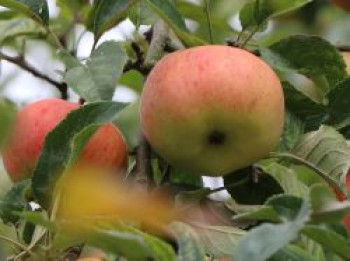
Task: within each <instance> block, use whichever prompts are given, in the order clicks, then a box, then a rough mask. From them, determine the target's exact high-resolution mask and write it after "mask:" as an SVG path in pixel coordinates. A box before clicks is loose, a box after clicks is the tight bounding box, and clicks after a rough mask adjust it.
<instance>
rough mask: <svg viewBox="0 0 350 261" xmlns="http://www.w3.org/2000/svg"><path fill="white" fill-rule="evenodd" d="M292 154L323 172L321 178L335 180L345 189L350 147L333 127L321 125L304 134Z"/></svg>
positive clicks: (349, 163) (349, 162)
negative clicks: (315, 129) (317, 128)
mask: <svg viewBox="0 0 350 261" xmlns="http://www.w3.org/2000/svg"><path fill="white" fill-rule="evenodd" d="M292 154H293V155H296V156H298V157H300V158H301V159H303V160H305V161H306V162H308V163H311V165H313V166H315V167H316V168H318V169H319V170H320V171H321V172H323V173H324V175H325V177H323V178H328V181H332V180H333V181H335V182H336V183H338V185H339V186H340V188H342V189H343V191H344V192H345V191H346V188H345V187H344V184H345V177H346V173H347V171H348V169H349V166H350V149H349V147H348V145H347V144H346V140H345V139H344V137H343V136H342V135H341V134H340V133H339V132H337V131H336V130H335V129H334V128H332V127H329V126H326V125H322V126H321V127H320V129H319V130H317V131H313V132H309V133H307V134H305V135H304V136H303V138H302V139H301V140H300V142H299V144H298V145H297V146H296V147H295V148H294V149H293V150H292Z"/></svg>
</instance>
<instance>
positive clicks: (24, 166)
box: [3, 99, 127, 182]
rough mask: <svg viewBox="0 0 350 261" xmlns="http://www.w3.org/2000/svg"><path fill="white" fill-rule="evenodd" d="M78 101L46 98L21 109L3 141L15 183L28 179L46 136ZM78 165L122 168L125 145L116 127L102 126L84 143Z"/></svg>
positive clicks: (8, 170) (125, 162)
mask: <svg viewBox="0 0 350 261" xmlns="http://www.w3.org/2000/svg"><path fill="white" fill-rule="evenodd" d="M77 108H79V104H76V103H73V102H68V101H65V100H60V99H45V100H41V101H38V102H35V103H32V104H30V105H28V106H26V107H24V108H23V110H21V111H20V112H19V113H18V114H17V115H16V119H15V123H14V127H13V131H12V133H11V135H10V137H9V139H8V140H7V142H6V145H5V149H4V153H3V160H4V166H5V168H6V170H7V172H8V174H9V176H10V178H11V179H12V181H14V182H18V181H21V180H23V179H26V178H30V177H31V175H32V173H33V170H34V168H35V165H36V163H37V161H38V158H39V156H40V154H41V150H42V148H43V145H44V141H45V136H46V135H47V134H48V133H49V132H50V131H51V130H52V129H53V128H55V126H56V125H57V124H58V123H59V122H60V121H61V120H63V119H64V118H65V117H66V115H67V114H68V113H69V112H70V111H72V110H74V109H77ZM76 164H77V166H92V167H103V168H104V169H108V170H110V171H121V170H123V169H124V168H125V167H126V164H127V147H126V144H125V142H124V138H123V136H122V134H121V133H120V132H119V130H118V129H117V128H116V127H115V126H114V125H113V124H111V123H108V124H105V125H103V126H101V127H100V128H99V129H98V130H97V131H96V132H95V133H94V134H93V136H92V137H91V138H90V140H89V141H88V142H87V144H86V146H85V148H84V149H83V151H82V153H81V155H80V157H79V159H78V160H77V163H76Z"/></svg>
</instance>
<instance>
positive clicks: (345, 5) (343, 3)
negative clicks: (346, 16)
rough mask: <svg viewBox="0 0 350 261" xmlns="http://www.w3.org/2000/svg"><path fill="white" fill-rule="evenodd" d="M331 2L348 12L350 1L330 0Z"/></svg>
mask: <svg viewBox="0 0 350 261" xmlns="http://www.w3.org/2000/svg"><path fill="white" fill-rule="evenodd" d="M331 1H332V3H333V4H334V5H336V6H338V7H340V8H342V9H343V10H346V11H348V12H350V1H349V0H331Z"/></svg>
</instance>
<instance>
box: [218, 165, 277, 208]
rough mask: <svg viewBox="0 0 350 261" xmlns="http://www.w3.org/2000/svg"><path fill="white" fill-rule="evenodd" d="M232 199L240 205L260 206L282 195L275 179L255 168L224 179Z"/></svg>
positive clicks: (246, 169)
mask: <svg viewBox="0 0 350 261" xmlns="http://www.w3.org/2000/svg"><path fill="white" fill-rule="evenodd" d="M224 184H225V188H226V189H227V191H228V192H229V193H230V195H231V197H232V198H233V199H234V200H235V201H236V202H237V203H239V204H247V205H260V204H263V203H264V202H265V201H266V199H268V198H269V197H270V196H272V195H275V194H279V193H282V192H283V191H282V189H281V187H280V186H279V184H278V183H277V182H276V180H275V179H274V178H272V177H271V176H270V175H267V174H266V173H263V172H261V171H259V169H257V168H255V167H248V168H244V169H241V170H238V171H236V172H234V173H232V174H230V175H227V176H225V177H224Z"/></svg>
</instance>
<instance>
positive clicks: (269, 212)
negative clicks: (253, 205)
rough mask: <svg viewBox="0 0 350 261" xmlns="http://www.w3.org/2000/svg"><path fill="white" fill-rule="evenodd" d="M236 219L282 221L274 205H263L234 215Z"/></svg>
mask: <svg viewBox="0 0 350 261" xmlns="http://www.w3.org/2000/svg"><path fill="white" fill-rule="evenodd" d="M234 219H235V220H264V221H270V222H282V220H281V218H280V217H279V216H278V214H277V212H276V211H275V210H274V209H273V207H272V206H261V207H259V208H258V209H256V210H253V211H248V212H245V213H241V214H238V215H235V216H234Z"/></svg>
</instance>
